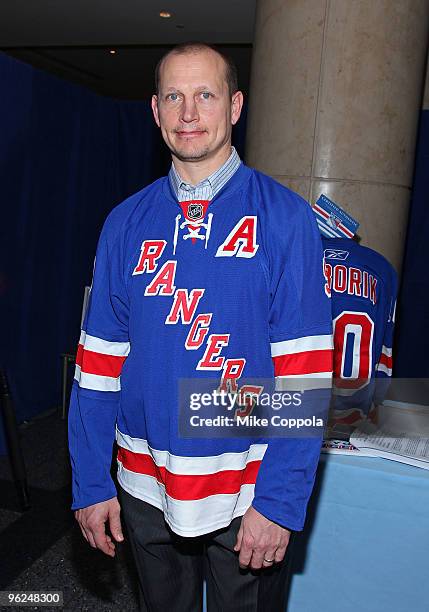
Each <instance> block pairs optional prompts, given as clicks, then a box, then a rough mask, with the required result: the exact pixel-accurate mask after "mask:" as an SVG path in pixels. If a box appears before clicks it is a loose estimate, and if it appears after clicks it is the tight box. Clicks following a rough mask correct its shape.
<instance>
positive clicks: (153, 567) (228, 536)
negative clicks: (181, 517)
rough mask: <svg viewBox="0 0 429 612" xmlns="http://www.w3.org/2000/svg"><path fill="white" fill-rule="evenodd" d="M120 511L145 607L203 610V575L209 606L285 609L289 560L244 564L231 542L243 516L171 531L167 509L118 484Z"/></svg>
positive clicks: (220, 611)
mask: <svg viewBox="0 0 429 612" xmlns="http://www.w3.org/2000/svg"><path fill="white" fill-rule="evenodd" d="M119 499H120V502H121V508H122V517H123V519H124V520H125V524H126V526H127V530H128V539H129V541H130V544H131V548H132V551H133V555H134V560H135V562H136V565H137V572H138V576H139V595H140V610H142V611H143V612H166V611H167V610H168V611H169V612H200V611H201V610H202V599H203V579H205V580H206V584H207V610H208V612H284V611H285V609H286V599H287V590H288V574H289V569H290V562H291V545H292V539H293V538H291V541H290V543H289V546H288V549H287V553H286V556H285V558H284V560H283V562H282V563H279V564H276V565H274V566H272V567H271V568H268V569H262V570H259V571H251V570H242V569H240V567H239V565H238V554H237V553H236V552H234V550H233V548H234V545H235V543H236V539H237V533H238V530H239V528H240V523H241V517H239V518H236V519H234V520H233V521H232V523H231V525H230V526H229V527H227V528H226V529H220V530H218V531H215V532H213V533H210V534H207V535H204V536H199V537H194V538H185V537H181V536H178V535H176V534H175V533H173V532H172V531H171V529H170V528H169V527H168V525H167V524H166V522H165V520H164V515H163V513H162V512H161V511H160V510H158V509H157V508H154V507H153V506H151V505H150V504H147V503H145V502H143V501H141V500H139V499H136V498H135V497H132V496H131V495H129V494H128V493H126V492H125V491H124V490H123V489H121V488H120V487H119Z"/></svg>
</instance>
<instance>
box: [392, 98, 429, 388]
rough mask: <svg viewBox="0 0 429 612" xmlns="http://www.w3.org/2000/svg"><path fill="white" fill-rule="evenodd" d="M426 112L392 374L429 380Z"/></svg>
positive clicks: (428, 140)
mask: <svg viewBox="0 0 429 612" xmlns="http://www.w3.org/2000/svg"><path fill="white" fill-rule="evenodd" d="M428 194H429V110H423V111H422V112H421V115H420V125H419V136H418V144H417V151H416V165H415V174H414V184H413V196H412V200H411V207H410V215H409V222H408V232H407V245H406V250H405V259H404V267H403V274H402V286H401V292H400V296H399V301H398V316H397V319H396V327H397V333H396V344H395V356H394V363H395V369H394V374H395V376H396V377H400V378H428V377H429V357H428V347H429V273H428V267H429V249H428V240H429V206H428Z"/></svg>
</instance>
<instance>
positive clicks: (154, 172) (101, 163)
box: [0, 53, 245, 452]
mask: <svg viewBox="0 0 429 612" xmlns="http://www.w3.org/2000/svg"><path fill="white" fill-rule="evenodd" d="M0 86H1V95H0V135H1V136H0V180H1V183H0V198H1V222H0V228H1V229H0V317H1V318H0V321H1V340H0V364H1V365H3V367H5V368H6V370H7V373H8V377H9V382H10V385H11V390H12V393H13V397H14V401H15V405H16V412H17V417H18V420H19V421H22V420H24V419H29V418H31V417H32V416H34V415H35V414H37V413H40V412H42V411H44V410H46V409H49V408H52V407H55V406H58V405H59V404H60V401H61V361H60V354H61V353H62V352H67V351H74V350H75V347H76V344H77V341H78V337H79V326H80V316H81V307H82V300H83V291H84V286H85V285H87V284H90V282H91V275H92V265H93V259H94V254H95V248H96V243H97V238H98V234H99V232H100V229H101V226H102V224H103V221H104V219H105V218H106V216H107V214H108V213H109V211H110V210H111V209H112V208H113V207H114V206H115V205H116V204H117V203H119V202H120V201H121V200H123V199H124V198H125V197H127V196H128V195H130V194H131V193H133V192H135V191H137V190H138V189H140V188H141V187H143V186H144V185H146V184H148V183H150V182H151V181H152V180H154V179H155V178H158V177H159V176H160V175H162V174H165V172H166V171H167V170H168V166H169V155H168V151H167V149H166V148H165V146H164V145H163V143H162V142H161V138H160V134H159V131H158V129H157V128H156V126H155V124H154V122H153V119H152V115H151V110H150V105H149V102H127V101H118V100H113V99H109V98H105V97H102V96H98V95H96V94H95V93H92V92H90V91H88V90H86V89H85V88H83V87H79V86H76V85H73V84H70V83H68V82H66V81H62V80H61V79H58V78H56V77H54V76H52V75H49V74H47V73H44V72H42V71H40V70H37V69H34V68H32V67H31V66H29V65H27V64H24V63H22V62H19V61H17V60H15V59H13V58H10V57H8V56H7V55H4V54H1V53H0ZM244 133H245V116H244V117H243V120H242V121H240V125H239V127H238V129H237V130H235V136H234V144H235V145H236V146H237V148H238V150H239V152H240V153H241V154H242V153H243V146H244ZM1 430H2V427H1V423H0V452H2V451H3V452H4V450H5V444H4V438H3V433H2V431H1Z"/></svg>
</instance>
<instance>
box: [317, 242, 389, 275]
mask: <svg viewBox="0 0 429 612" xmlns="http://www.w3.org/2000/svg"><path fill="white" fill-rule="evenodd" d="M322 242H323V248H324V249H325V250H326V249H332V250H342V251H349V252H350V254H351V257H352V258H353V256H354V257H359V259H361V260H362V262H363V263H364V264H365V265H366V266H368V267H371V268H372V269H373V270H374V271H376V272H377V273H378V274H383V273H384V275H388V274H392V273H393V274H394V275H395V276H396V272H395V269H394V268H393V266H392V264H391V263H390V262H389V261H388V260H387V259H386V258H385V257H384V255H382V254H381V253H378V252H377V251H374V249H371V248H370V247H367V246H364V245H363V244H359V243H358V242H355V241H354V240H351V239H350V238H332V239H331V238H325V237H322Z"/></svg>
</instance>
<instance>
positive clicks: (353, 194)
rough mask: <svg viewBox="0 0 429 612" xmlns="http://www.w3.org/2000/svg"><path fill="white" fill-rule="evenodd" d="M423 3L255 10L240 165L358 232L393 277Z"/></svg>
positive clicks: (423, 41)
mask: <svg viewBox="0 0 429 612" xmlns="http://www.w3.org/2000/svg"><path fill="white" fill-rule="evenodd" d="M428 25H429V2H428V0H258V2H257V14H256V23H255V40H254V50H253V59H252V76H251V87H250V95H249V118H248V127H247V149H246V161H247V163H248V164H249V165H250V166H253V167H255V168H258V169H260V170H262V172H265V173H267V174H269V175H271V176H273V177H274V178H275V179H276V180H278V181H279V182H281V183H283V184H284V185H287V186H288V187H290V188H291V189H293V190H295V191H297V192H298V193H300V194H301V195H302V196H303V197H304V198H306V199H307V200H308V201H309V202H310V203H312V204H313V203H314V202H315V201H316V200H317V198H318V197H319V195H320V194H321V193H324V194H325V195H327V196H328V197H329V198H331V199H332V200H334V201H335V202H337V203H338V204H339V205H340V206H341V207H342V208H344V209H345V210H346V211H348V212H350V213H351V215H353V216H354V217H355V218H356V219H357V220H358V221H359V222H360V224H361V225H360V228H359V230H358V234H359V235H360V236H361V238H362V244H364V245H367V246H369V247H371V248H373V249H375V250H377V251H379V252H381V253H382V254H383V255H385V256H386V257H387V258H388V259H389V260H390V261H391V262H392V264H393V265H394V266H395V267H396V268H397V269H399V268H400V266H401V260H402V252H403V246H404V238H405V232H406V226H407V215H408V205H409V199H410V190H411V185H412V178H413V164H414V153H415V144H416V132H417V122H418V117H419V111H420V108H421V101H422V89H423V82H424V73H425V60H426V51H427V36H428Z"/></svg>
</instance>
